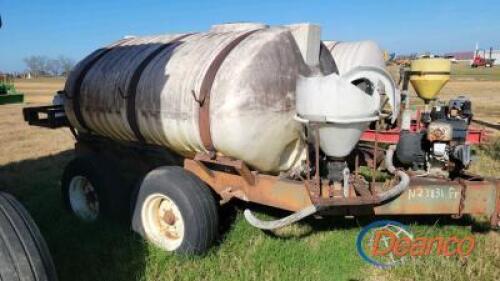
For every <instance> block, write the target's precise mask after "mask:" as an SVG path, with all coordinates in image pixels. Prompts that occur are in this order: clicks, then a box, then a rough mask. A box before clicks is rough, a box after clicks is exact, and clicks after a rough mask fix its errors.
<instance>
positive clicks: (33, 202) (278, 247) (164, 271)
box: [0, 146, 500, 280]
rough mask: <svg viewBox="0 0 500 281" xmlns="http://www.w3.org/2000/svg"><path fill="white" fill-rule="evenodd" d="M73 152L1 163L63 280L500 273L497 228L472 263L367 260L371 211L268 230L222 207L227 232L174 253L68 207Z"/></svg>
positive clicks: (432, 228)
mask: <svg viewBox="0 0 500 281" xmlns="http://www.w3.org/2000/svg"><path fill="white" fill-rule="evenodd" d="M495 147H498V146H495ZM481 151H483V150H481ZM71 157H72V153H71V152H64V153H61V154H58V155H54V156H48V157H44V158H39V159H34V160H26V161H22V162H19V163H13V164H9V165H6V166H3V167H0V186H3V187H6V188H7V189H8V191H10V192H12V193H14V194H15V195H16V196H17V197H18V198H19V199H20V201H21V202H23V203H24V204H25V205H26V207H27V208H28V210H29V211H30V213H31V214H32V215H33V217H34V219H35V220H36V222H37V223H38V225H39V226H40V228H41V231H42V233H43V234H44V236H45V238H46V240H47V242H48V244H49V248H50V250H51V252H52V255H53V257H54V261H55V264H56V267H57V271H58V273H59V276H60V280H385V279H387V280H431V279H433V280H452V279H451V277H448V275H449V276H453V278H455V277H456V278H455V279H453V280H467V278H466V277H463V276H469V277H478V278H474V279H475V280H493V279H492V278H494V277H495V274H496V271H495V270H497V269H498V268H499V267H498V260H500V253H499V252H500V251H497V252H492V251H491V245H490V246H488V245H487V241H489V240H490V239H488V237H489V236H488V235H491V234H484V233H475V236H476V237H477V239H478V241H480V244H481V245H480V246H478V248H477V250H476V252H475V253H474V256H473V257H472V258H471V259H470V262H469V263H468V264H467V265H466V266H465V267H464V265H463V261H460V260H454V259H443V258H422V259H420V260H418V261H415V262H410V263H406V264H405V265H403V266H401V267H398V268H396V269H393V270H389V271H386V270H384V271H382V270H377V269H375V268H373V267H371V266H370V265H368V264H367V263H365V262H364V261H362V260H361V258H360V257H359V256H358V254H357V252H356V248H355V239H356V235H357V234H358V232H359V230H360V225H364V224H366V223H368V222H369V221H370V220H372V219H370V218H363V219H362V220H361V221H358V220H355V219H344V218H323V219H314V218H311V219H308V220H306V221H304V222H301V223H299V224H295V225H292V226H290V227H287V228H284V229H281V230H279V231H276V232H275V233H272V234H266V233H264V232H262V231H260V230H258V229H255V228H253V227H251V226H250V225H248V224H247V223H246V221H245V220H244V219H243V218H242V215H241V210H240V209H239V208H235V209H233V208H227V209H226V210H225V211H224V212H223V213H222V218H223V221H224V223H223V225H224V228H225V229H224V230H223V233H224V235H223V236H222V237H221V240H220V241H219V243H218V245H217V246H215V247H214V248H213V249H212V250H211V251H210V253H209V254H208V255H206V256H205V257H196V258H192V257H191V258H189V257H178V256H173V255H171V254H168V253H165V252H163V251H161V250H159V249H157V248H155V247H154V246H152V245H149V244H148V243H146V242H144V241H143V240H142V239H141V238H140V237H139V236H137V235H135V234H133V233H132V232H131V231H130V230H129V228H128V227H127V226H126V225H123V224H118V223H113V222H108V221H101V222H99V223H95V224H88V223H83V222H80V221H79V220H77V219H76V218H74V217H73V216H71V215H70V214H68V213H67V212H66V211H64V210H63V208H62V204H61V195H60V192H59V188H60V185H59V178H60V176H61V173H62V170H63V167H64V166H65V164H66V163H67V162H68V161H69V159H71ZM481 157H483V158H485V157H486V158H490V160H491V161H493V158H491V157H494V156H492V155H491V152H487V153H486V154H484V155H482V156H481ZM482 160H485V159H482ZM495 161H496V160H495ZM398 220H403V222H405V223H408V224H411V225H412V228H413V229H415V230H416V231H418V232H423V233H425V234H426V235H436V234H442V233H446V234H459V235H465V234H469V233H471V228H470V227H469V226H468V225H469V222H466V223H465V224H464V225H460V224H461V222H463V221H458V222H457V221H446V222H444V223H443V224H436V225H435V224H434V222H435V221H436V218H430V219H427V220H424V221H422V220H419V221H417V222H415V220H413V219H405V218H398ZM457 224H458V225H457ZM496 241H497V242H496V243H495V244H494V246H495V247H498V246H499V245H498V239H497V240H496ZM464 274H465V275H464ZM479 277H480V278H479ZM457 278H458V279H457Z"/></svg>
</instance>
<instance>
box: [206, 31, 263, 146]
mask: <svg viewBox="0 0 500 281" xmlns="http://www.w3.org/2000/svg"><path fill="white" fill-rule="evenodd" d="M259 30H260V29H255V30H251V31H248V32H245V33H243V34H241V35H240V36H238V37H236V38H235V39H234V40H233V41H231V43H229V44H228V45H227V46H225V47H224V49H222V50H221V51H220V52H219V53H218V54H217V56H216V57H215V58H214V60H213V61H212V63H211V64H210V66H209V67H208V70H207V72H206V73H205V77H203V81H202V83H201V87H200V94H199V96H198V102H199V104H200V109H199V112H198V126H199V130H200V137H201V142H202V144H203V146H204V147H205V149H206V150H208V151H209V152H214V151H215V147H214V145H213V142H212V135H211V133H210V92H211V90H212V85H213V83H214V80H215V76H216V75H217V71H218V70H219V68H220V67H221V65H222V63H223V62H224V59H225V58H226V57H227V56H228V55H229V53H230V52H231V51H232V50H233V49H234V48H235V47H236V46H237V45H238V44H239V43H240V42H241V41H243V40H244V39H245V38H247V37H248V36H250V35H252V34H253V33H255V32H257V31H259Z"/></svg>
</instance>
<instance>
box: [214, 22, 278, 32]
mask: <svg viewBox="0 0 500 281" xmlns="http://www.w3.org/2000/svg"><path fill="white" fill-rule="evenodd" d="M268 27H269V26H268V25H266V24H263V23H258V22H230V23H223V24H215V25H212V28H210V31H211V32H229V31H233V32H234V31H246V30H254V29H263V28H268Z"/></svg>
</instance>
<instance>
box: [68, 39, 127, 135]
mask: <svg viewBox="0 0 500 281" xmlns="http://www.w3.org/2000/svg"><path fill="white" fill-rule="evenodd" d="M132 39H134V38H127V39H122V40H120V41H119V43H117V44H115V45H112V46H110V47H107V48H105V49H99V50H97V51H95V52H94V53H98V54H97V55H96V56H95V57H93V58H92V59H91V60H90V61H89V62H87V64H85V65H84V66H83V69H82V70H81V71H80V73H79V74H78V77H77V78H76V81H75V84H74V86H73V88H72V89H71V93H72V96H71V99H72V100H73V110H74V111H75V117H76V120H78V123H80V125H81V126H82V127H83V128H84V129H85V130H87V131H88V132H90V131H91V130H90V128H89V126H88V125H87V123H86V122H85V119H83V114H82V109H81V107H80V106H81V104H80V94H81V89H82V83H83V80H84V79H85V76H86V75H87V73H88V72H89V71H90V69H91V68H92V67H93V66H94V65H95V64H96V63H97V62H98V61H99V60H100V59H101V58H102V57H104V56H105V55H106V54H107V53H109V52H110V51H111V50H113V49H114V48H115V47H119V46H121V45H123V44H124V43H126V42H128V41H130V40H132Z"/></svg>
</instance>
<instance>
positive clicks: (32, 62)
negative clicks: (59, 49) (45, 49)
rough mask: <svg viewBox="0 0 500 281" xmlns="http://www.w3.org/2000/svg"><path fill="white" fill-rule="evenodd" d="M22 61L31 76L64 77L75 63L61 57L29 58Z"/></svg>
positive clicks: (70, 59)
mask: <svg viewBox="0 0 500 281" xmlns="http://www.w3.org/2000/svg"><path fill="white" fill-rule="evenodd" d="M23 61H24V63H25V64H26V67H27V68H28V71H29V72H30V73H31V75H33V76H41V75H51V76H58V75H63V76H66V75H67V74H68V73H69V72H70V71H71V69H72V68H73V66H74V65H75V61H74V60H73V59H72V58H69V57H66V56H63V55H60V56H58V57H56V58H51V57H47V56H29V57H26V58H24V60H23Z"/></svg>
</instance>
